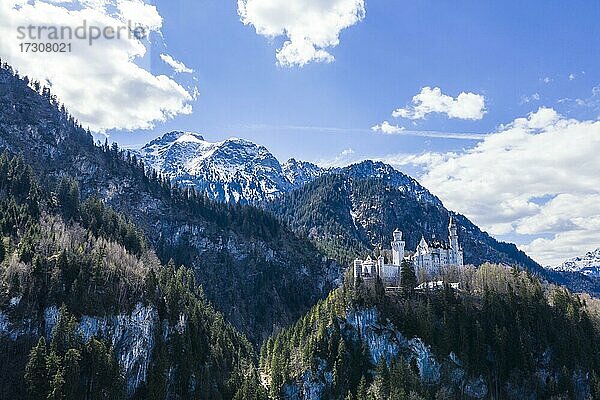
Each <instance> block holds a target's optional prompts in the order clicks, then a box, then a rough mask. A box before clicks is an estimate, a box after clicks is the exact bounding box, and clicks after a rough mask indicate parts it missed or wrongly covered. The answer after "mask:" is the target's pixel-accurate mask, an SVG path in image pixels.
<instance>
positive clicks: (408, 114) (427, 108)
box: [392, 86, 486, 120]
mask: <svg viewBox="0 0 600 400" xmlns="http://www.w3.org/2000/svg"><path fill="white" fill-rule="evenodd" d="M431 113H441V114H446V115H447V116H448V118H457V119H469V120H480V119H482V118H483V116H484V114H485V113H486V109H485V97H484V96H482V95H480V94H475V93H465V92H462V93H460V94H459V95H458V97H456V98H453V97H452V96H448V95H446V94H443V93H442V90H441V89H440V88H439V87H434V88H431V87H429V86H425V87H424V88H422V89H421V92H420V93H418V94H417V95H415V96H414V97H413V98H412V104H411V105H410V106H407V107H404V108H398V109H397V110H395V111H394V112H393V113H392V116H393V117H394V118H408V119H412V120H417V119H423V118H425V117H426V116H427V115H428V114H431Z"/></svg>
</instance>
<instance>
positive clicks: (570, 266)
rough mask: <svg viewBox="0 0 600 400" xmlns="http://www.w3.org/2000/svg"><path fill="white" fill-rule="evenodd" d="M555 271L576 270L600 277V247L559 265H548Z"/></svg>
mask: <svg viewBox="0 0 600 400" xmlns="http://www.w3.org/2000/svg"><path fill="white" fill-rule="evenodd" d="M550 269H553V270H555V271H561V272H578V273H581V274H583V275H586V276H589V277H595V278H600V248H598V249H596V250H594V251H590V252H588V253H587V254H586V255H584V256H580V257H574V258H571V259H569V260H566V261H565V262H563V263H562V264H561V265H558V266H556V267H550Z"/></svg>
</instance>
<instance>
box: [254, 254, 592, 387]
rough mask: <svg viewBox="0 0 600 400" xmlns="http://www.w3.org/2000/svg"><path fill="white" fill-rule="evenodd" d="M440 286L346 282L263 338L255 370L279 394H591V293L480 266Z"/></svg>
mask: <svg viewBox="0 0 600 400" xmlns="http://www.w3.org/2000/svg"><path fill="white" fill-rule="evenodd" d="M444 278H445V280H446V281H447V282H459V283H460V287H461V288H462V289H461V290H459V291H455V290H453V289H450V288H449V287H448V286H447V287H446V288H445V289H444V290H439V291H425V292H417V291H414V290H410V287H408V288H407V289H408V290H405V291H403V292H402V293H387V294H386V293H385V292H384V290H383V287H382V286H379V285H375V286H368V285H366V284H364V283H358V286H357V287H356V288H355V287H354V284H353V280H352V278H349V279H348V281H347V282H346V284H345V285H344V286H343V287H342V288H340V289H337V290H336V291H334V292H332V294H331V295H330V296H329V297H328V298H327V299H326V300H324V301H321V302H319V303H318V304H317V305H316V306H315V307H313V309H312V310H311V311H310V312H309V313H308V314H306V315H305V316H304V317H303V318H301V319H300V320H299V321H298V322H297V323H296V324H295V325H294V326H293V327H290V328H289V329H285V330H283V331H282V332H280V333H279V334H278V335H276V336H274V337H273V338H271V339H269V341H268V342H267V343H266V344H265V346H263V348H262V350H261V371H262V372H263V373H265V374H266V375H267V376H268V382H269V384H270V392H271V394H272V395H273V396H280V397H282V398H286V399H297V398H299V399H309V398H313V399H314V398H322V399H471V398H491V399H539V398H552V399H566V398H577V399H589V398H598V396H600V380H599V379H598V374H599V373H600V331H599V330H598V329H599V322H600V321H599V319H598V317H599V315H598V308H597V307H598V304H597V301H594V300H589V299H588V302H584V301H583V300H581V299H580V298H578V297H576V296H574V295H572V294H570V293H569V292H568V291H566V290H565V289H562V288H559V287H555V286H544V285H542V284H541V282H540V281H539V280H538V279H537V278H535V277H533V276H532V275H530V274H528V273H526V272H519V271H518V270H516V269H509V268H506V267H500V266H495V265H491V264H486V265H484V266H482V267H481V268H480V269H473V268H466V269H464V270H459V271H456V270H454V271H447V272H446V273H445V276H444Z"/></svg>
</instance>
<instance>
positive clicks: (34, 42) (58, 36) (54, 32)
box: [17, 20, 150, 53]
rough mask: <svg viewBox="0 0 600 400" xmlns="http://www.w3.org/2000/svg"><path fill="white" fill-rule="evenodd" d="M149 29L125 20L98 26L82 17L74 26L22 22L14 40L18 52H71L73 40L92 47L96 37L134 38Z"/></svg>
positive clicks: (144, 36)
mask: <svg viewBox="0 0 600 400" xmlns="http://www.w3.org/2000/svg"><path fill="white" fill-rule="evenodd" d="M149 31H150V30H149V29H148V28H147V27H145V26H143V25H140V24H136V23H133V22H132V21H128V22H127V23H126V24H123V25H118V26H110V25H109V26H98V25H94V24H88V21H86V20H83V21H82V22H81V24H79V25H77V26H69V25H61V26H58V25H33V24H30V25H22V26H18V27H17V40H18V41H20V43H19V48H20V50H21V52H23V53H26V52H35V53H44V52H45V53H70V52H71V51H72V50H73V46H72V44H73V42H74V41H81V42H84V43H86V44H87V45H89V46H93V45H94V42H96V41H98V40H120V39H130V40H133V39H137V40H142V39H145V38H147V37H148V34H149Z"/></svg>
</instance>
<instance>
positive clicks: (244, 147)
mask: <svg viewBox="0 0 600 400" xmlns="http://www.w3.org/2000/svg"><path fill="white" fill-rule="evenodd" d="M136 154H138V155H139V157H141V159H142V161H143V162H144V164H145V165H146V166H149V167H151V168H154V169H155V170H156V171H157V172H158V173H160V174H161V175H163V176H165V177H168V178H169V179H171V180H173V181H175V182H177V183H178V184H180V185H183V186H193V187H195V188H196V189H198V190H200V191H202V192H204V193H206V194H207V195H208V196H209V197H210V198H212V199H216V200H219V201H223V202H234V203H235V202H239V203H250V204H255V205H259V206H261V207H264V208H266V209H267V210H268V211H270V212H272V213H274V214H275V215H277V216H279V217H280V218H282V219H283V220H285V221H286V222H288V223H290V224H291V226H292V227H293V228H294V229H295V230H296V231H297V232H299V233H301V234H302V235H305V236H308V237H309V238H311V239H313V240H316V241H317V242H318V243H320V244H321V245H322V249H324V250H325V251H326V253H327V255H328V256H330V257H332V258H337V259H339V260H341V261H343V262H349V261H350V260H351V259H352V257H354V256H356V254H359V253H365V252H371V251H372V250H373V249H374V248H375V247H377V246H380V247H382V248H387V245H388V243H387V242H388V241H389V238H390V237H391V233H392V231H393V230H394V229H396V228H398V227H399V228H400V229H402V230H403V231H405V234H406V238H407V241H408V242H407V246H408V248H409V249H414V248H415V247H416V245H417V242H418V240H419V239H420V238H421V236H425V237H426V238H428V239H432V238H433V237H435V236H437V237H438V238H444V237H446V235H447V231H446V226H447V220H448V218H449V211H448V210H447V209H445V208H444V206H443V204H442V202H441V201H440V200H439V199H438V198H437V197H436V196H435V195H433V194H432V193H431V192H429V190H427V189H426V188H424V187H423V186H421V185H420V184H419V183H418V182H417V181H416V180H415V179H413V178H411V177H409V176H407V175H405V174H403V173H401V172H399V171H397V170H396V169H394V168H393V167H391V166H390V165H387V164H384V163H382V162H373V161H365V162H362V163H358V164H355V165H351V166H348V167H345V168H329V169H324V168H320V167H318V166H316V165H314V164H312V163H309V162H303V161H297V160H295V159H291V160H289V161H287V162H285V163H283V164H281V163H280V162H279V161H278V160H277V158H276V157H275V156H274V155H273V154H271V153H270V152H269V151H268V150H267V149H266V148H265V147H264V146H259V145H257V144H255V143H252V142H250V141H247V140H244V139H237V138H232V139H227V140H224V141H221V142H209V141H207V140H205V139H204V137H203V136H201V135H200V134H197V133H192V132H169V133H167V134H165V135H164V136H162V137H160V138H158V139H155V140H153V141H151V142H150V143H148V144H147V145H145V146H143V147H142V148H141V150H140V151H139V152H137V153H136ZM309 215H310V217H309ZM459 221H460V222H461V236H462V237H461V239H463V240H464V243H465V246H466V254H467V258H466V259H467V261H468V262H471V263H473V264H476V265H479V264H481V263H483V262H486V261H490V262H497V263H505V264H511V265H521V266H523V267H527V268H531V269H536V270H537V269H539V268H540V267H539V265H538V264H537V263H535V262H534V261H533V260H531V259H530V258H529V257H527V256H526V255H525V254H524V253H522V252H520V251H519V250H517V248H516V247H515V246H514V245H509V244H502V243H499V242H497V241H496V240H495V239H493V238H492V237H490V236H489V235H487V234H485V233H483V232H482V231H481V230H480V229H479V228H477V227H476V226H475V225H474V224H473V223H471V222H470V221H469V220H468V219H467V218H465V217H463V216H459Z"/></svg>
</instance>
